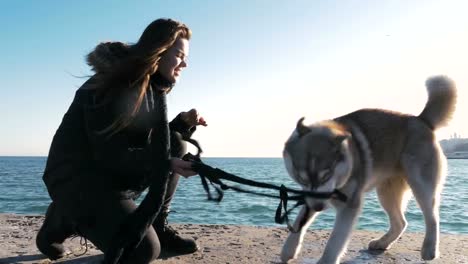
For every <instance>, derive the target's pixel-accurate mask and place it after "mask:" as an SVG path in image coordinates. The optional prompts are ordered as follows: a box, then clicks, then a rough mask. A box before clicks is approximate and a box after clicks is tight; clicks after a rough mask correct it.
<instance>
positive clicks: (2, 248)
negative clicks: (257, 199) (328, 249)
mask: <svg viewBox="0 0 468 264" xmlns="http://www.w3.org/2000/svg"><path fill="white" fill-rule="evenodd" d="M43 219H44V218H43V216H33V215H14V214H0V264H5V263H24V264H31V263H41V264H45V263H67V264H78V263H100V261H101V260H102V258H103V255H102V252H100V251H99V250H97V249H96V248H95V247H94V246H93V245H92V244H91V243H89V242H88V250H87V252H86V253H85V254H84V255H81V256H79V255H80V254H83V253H84V252H85V246H84V245H81V244H80V238H79V237H77V238H74V239H68V240H67V241H65V246H66V248H67V256H66V257H65V258H63V259H61V260H57V261H50V260H48V259H47V258H46V257H45V256H44V255H42V254H40V253H39V251H38V250H37V248H36V246H35V236H36V233H37V231H38V229H39V227H40V225H41V223H42V221H43ZM171 226H173V227H174V228H176V229H177V230H179V232H180V233H181V234H183V235H186V236H190V237H193V238H195V239H196V240H197V243H198V244H199V245H200V247H201V249H200V250H199V251H198V252H196V253H194V254H190V255H179V256H173V255H168V254H163V256H161V257H160V259H158V260H156V261H154V262H153V263H173V264H181V263H207V264H215V263H216V264H218V263H231V264H232V263H249V264H260V263H261V264H265V263H280V260H279V252H280V250H281V247H282V244H283V242H284V240H285V238H286V236H287V231H286V228H284V227H279V228H278V227H255V226H237V225H198V224H172V225H171ZM381 235H382V232H370V231H359V230H356V231H354V232H353V235H352V239H351V242H350V244H349V247H348V251H347V253H346V255H345V257H344V258H343V260H342V263H347V264H358V263H359V264H361V263H383V264H386V263H426V262H424V261H422V260H421V259H420V247H421V244H422V240H423V234H420V233H405V234H403V236H402V237H401V238H400V239H399V241H397V242H396V243H395V245H394V246H393V247H392V248H391V249H389V250H387V251H384V252H372V251H368V250H367V249H366V248H367V244H368V242H369V241H370V240H371V239H374V238H377V237H379V236H381ZM328 236H329V230H312V229H310V230H309V231H308V233H307V235H306V238H305V243H304V247H303V250H302V252H301V254H300V256H299V258H298V259H297V260H294V261H291V262H290V263H308V264H312V263H315V262H316V261H317V259H318V258H319V257H320V254H321V252H322V251H323V248H324V247H325V243H326V241H327V238H328ZM81 242H83V241H81ZM440 252H441V256H440V258H439V259H436V260H434V261H431V262H427V263H443V264H451V263H468V235H448V234H442V235H441V241H440Z"/></svg>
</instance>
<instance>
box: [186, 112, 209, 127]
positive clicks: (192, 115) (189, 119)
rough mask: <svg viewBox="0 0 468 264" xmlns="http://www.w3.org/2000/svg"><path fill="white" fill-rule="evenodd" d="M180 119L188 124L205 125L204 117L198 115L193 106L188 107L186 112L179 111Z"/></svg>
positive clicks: (192, 125)
mask: <svg viewBox="0 0 468 264" xmlns="http://www.w3.org/2000/svg"><path fill="white" fill-rule="evenodd" d="M180 115H181V118H182V120H183V121H184V122H185V123H186V124H187V125H188V126H189V127H194V126H198V125H201V126H207V125H208V124H207V123H206V121H205V119H204V118H203V117H201V116H200V114H199V113H198V111H197V110H196V109H195V108H192V109H190V111H188V112H182V113H180Z"/></svg>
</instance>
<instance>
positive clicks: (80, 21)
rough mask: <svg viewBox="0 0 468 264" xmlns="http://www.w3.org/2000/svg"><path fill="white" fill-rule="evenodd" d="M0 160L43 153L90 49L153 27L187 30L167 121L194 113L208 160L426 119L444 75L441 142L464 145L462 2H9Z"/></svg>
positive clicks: (467, 23)
mask: <svg viewBox="0 0 468 264" xmlns="http://www.w3.org/2000/svg"><path fill="white" fill-rule="evenodd" d="M0 10H1V11H0V13H1V15H0V25H1V27H2V30H1V38H2V40H1V44H0V45H1V48H0V87H1V88H0V120H1V122H0V124H1V127H0V155H39V156H45V155H47V153H48V149H49V146H50V143H51V140H52V137H53V135H54V133H55V130H56V128H57V127H58V125H59V123H60V121H61V119H62V117H63V114H64V113H65V111H66V110H67V108H68V106H69V104H70V102H71V100H72V98H73V96H74V93H75V90H76V89H77V88H78V87H79V86H80V85H81V84H82V83H83V82H84V81H85V80H86V78H78V77H76V76H86V75H89V74H90V70H89V67H88V66H87V65H86V64H85V62H84V57H85V55H86V54H87V53H88V52H90V51H91V50H92V49H93V47H94V46H95V45H96V44H98V43H99V42H101V41H109V40H118V41H124V42H136V41H137V39H138V37H139V36H140V34H141V33H142V31H143V29H144V28H145V27H146V26H147V25H148V24H149V23H150V22H151V21H153V20H154V19H157V18H160V17H169V18H173V19H177V20H180V21H182V22H184V23H186V24H187V25H188V26H189V27H190V28H191V29H192V31H193V38H192V40H191V42H190V56H189V67H188V68H186V69H185V71H184V72H183V73H182V77H181V79H180V82H179V83H178V84H177V85H176V87H175V88H174V90H173V92H172V93H171V94H170V96H169V101H168V102H169V114H170V118H172V117H174V116H175V115H176V114H177V113H178V112H180V111H183V110H188V109H190V108H193V107H195V108H197V109H198V110H199V112H200V113H201V114H202V115H203V116H204V117H205V118H206V120H207V121H208V124H209V126H208V127H206V128H205V127H201V128H200V129H199V130H198V131H197V132H196V134H195V135H194V138H196V139H198V140H199V141H200V143H201V145H202V146H203V147H204V150H205V156H216V157H279V156H281V151H282V147H283V144H284V142H285V140H286V139H287V137H288V136H289V135H290V133H291V132H292V130H293V129H294V127H295V124H296V121H297V120H298V119H299V118H300V117H302V116H305V117H306V118H307V119H306V122H309V123H310V122H313V121H317V120H321V119H328V118H333V117H336V116H339V115H342V114H345V113H347V112H350V111H353V110H356V109H359V108H364V107H380V108H387V109H391V110H398V111H401V112H405V113H411V114H419V113H420V111H421V110H422V108H423V106H424V104H425V101H426V96H427V95H426V88H425V87H424V82H425V79H426V78H427V77H428V76H431V75H435V74H445V75H448V76H449V77H451V78H452V79H454V80H455V82H456V83H457V86H458V89H459V100H458V108H457V112H456V114H455V118H454V119H453V121H452V123H451V125H450V126H449V127H447V128H444V129H442V130H440V131H439V132H438V136H439V138H441V139H442V138H446V137H449V136H450V134H451V133H454V132H457V133H459V134H461V135H464V136H465V137H468V122H467V113H468V95H467V91H466V89H465V87H466V86H467V85H468V72H467V70H468V15H467V13H466V11H467V10H468V1H464V0H460V1H435V0H434V1H428V0H424V1H423V0H421V1H417V0H414V1H407V0H401V1H396V0H394V1H371V0H369V1H364V0H359V1H357V0H356V1H346V0H342V1H338V0H336V1H309V0H304V1H284V0H283V1H267V0H265V1H253V0H245V1H227V0H226V1H222V0H221V1H220V0H212V1H203V0H200V1H195V0H194V1H183V0H182V1H169V0H167V1H156V0H153V1H113V0H112V1H111V0H108V1H95V0H89V1H88V0H80V1H44V0H41V1H32V0H31V1H1V3H0Z"/></svg>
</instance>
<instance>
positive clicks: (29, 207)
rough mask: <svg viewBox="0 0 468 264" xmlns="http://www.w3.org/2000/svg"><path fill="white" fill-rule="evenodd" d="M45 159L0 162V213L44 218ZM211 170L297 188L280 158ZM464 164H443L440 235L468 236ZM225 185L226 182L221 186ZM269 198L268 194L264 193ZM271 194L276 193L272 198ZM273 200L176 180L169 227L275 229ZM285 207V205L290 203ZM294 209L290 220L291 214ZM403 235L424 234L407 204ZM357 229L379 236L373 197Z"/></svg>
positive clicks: (322, 225)
mask: <svg viewBox="0 0 468 264" xmlns="http://www.w3.org/2000/svg"><path fill="white" fill-rule="evenodd" d="M45 162H46V158H45V157H0V213H17V214H44V213H45V210H46V208H47V205H48V204H49V203H50V198H49V196H48V193H47V190H46V188H45V185H44V184H43V182H42V173H43V170H44V166H45ZM204 162H205V163H207V164H209V165H210V166H213V167H218V168H221V169H223V170H225V171H227V172H230V173H233V174H236V175H238V176H241V177H245V178H249V179H253V180H257V181H262V182H268V183H272V184H277V185H280V184H285V185H286V186H288V187H290V188H298V186H297V184H295V183H294V182H293V181H292V180H291V179H290V178H289V176H288V175H287V173H286V171H285V169H284V166H283V162H282V159H280V158H205V159H204ZM467 174H468V160H448V177H447V181H446V184H445V187H444V190H443V193H442V203H441V207H440V221H441V232H443V233H451V234H468V192H467V191H468V178H467ZM225 183H228V184H230V183H229V182H225ZM266 192H268V193H270V192H269V191H266ZM272 194H277V193H274V192H273V193H272ZM278 202H279V201H278V200H277V199H272V198H267V197H260V196H255V195H251V194H245V193H237V192H235V191H232V190H228V191H225V195H224V199H223V201H221V202H220V203H215V202H210V201H207V200H206V194H205V191H204V190H203V187H202V185H201V183H200V178H199V177H191V178H189V179H185V178H181V180H180V182H179V187H178V190H177V193H176V196H175V198H174V200H173V202H172V208H171V209H172V212H171V214H170V216H169V221H170V222H176V223H196V224H237V225H257V226H278V224H275V222H274V215H275V210H276V207H277V205H278ZM290 203H291V202H290ZM298 210H299V209H296V210H295V211H294V212H293V214H292V215H291V218H292V219H294V216H295V215H296V214H297V211H298ZM334 216H335V212H334V210H333V209H329V210H327V211H325V212H323V213H321V214H320V215H319V216H318V217H317V219H316V220H315V222H314V223H313V225H312V227H311V228H313V229H331V228H333V222H334ZM406 218H407V220H408V229H407V230H408V231H413V232H424V220H423V216H422V213H421V211H420V209H419V207H418V206H417V203H416V202H415V200H414V199H413V198H412V199H411V200H410V202H409V205H408V208H407V210H406ZM356 228H357V229H364V230H377V231H384V230H386V229H387V217H386V214H385V213H384V211H383V209H382V208H381V207H380V205H379V203H378V200H377V198H376V195H375V192H370V193H368V194H367V197H366V202H365V206H364V208H363V211H362V214H361V216H360V218H359V221H358V223H357V227H356Z"/></svg>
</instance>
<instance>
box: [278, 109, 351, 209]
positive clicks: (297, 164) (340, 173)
mask: <svg viewBox="0 0 468 264" xmlns="http://www.w3.org/2000/svg"><path fill="white" fill-rule="evenodd" d="M303 121H304V118H301V119H300V120H299V121H298V122H297V126H296V129H295V130H294V132H293V133H292V135H291V136H290V137H289V139H288V141H287V142H286V144H285V147H284V150H283V158H284V162H285V165H286V169H287V171H288V173H289V175H290V176H291V177H292V178H293V179H294V180H295V181H296V182H297V183H299V184H300V185H301V186H302V187H303V189H305V190H309V191H317V192H332V191H333V190H335V189H339V188H340V187H343V186H344V184H345V183H346V182H347V180H348V178H349V176H350V175H351V170H352V155H351V150H350V146H349V140H350V137H351V135H350V134H349V133H348V132H347V131H346V129H345V128H344V127H343V126H341V125H339V124H338V123H336V122H333V121H326V122H321V123H317V124H314V125H310V126H305V125H304V123H303ZM307 203H308V205H309V207H311V208H313V209H315V210H316V211H322V210H323V209H325V207H327V205H328V202H327V201H326V200H322V199H307Z"/></svg>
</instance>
